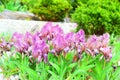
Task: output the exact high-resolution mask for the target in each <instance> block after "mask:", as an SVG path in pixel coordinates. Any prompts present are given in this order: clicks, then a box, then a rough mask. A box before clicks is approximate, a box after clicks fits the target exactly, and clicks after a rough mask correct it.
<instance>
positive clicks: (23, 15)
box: [0, 10, 39, 20]
mask: <svg viewBox="0 0 120 80" xmlns="http://www.w3.org/2000/svg"><path fill="white" fill-rule="evenodd" d="M0 19H17V20H26V19H30V20H31V19H32V20H39V18H37V17H36V16H35V15H34V14H33V13H30V12H20V11H10V10H5V11H3V12H1V13H0Z"/></svg>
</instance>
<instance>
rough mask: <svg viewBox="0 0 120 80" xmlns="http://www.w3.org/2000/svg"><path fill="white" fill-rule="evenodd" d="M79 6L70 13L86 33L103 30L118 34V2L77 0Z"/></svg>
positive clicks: (109, 0) (119, 14)
mask: <svg viewBox="0 0 120 80" xmlns="http://www.w3.org/2000/svg"><path fill="white" fill-rule="evenodd" d="M78 1H79V2H78V3H79V6H78V7H77V8H76V10H75V12H74V13H73V14H72V19H73V21H75V22H77V23H78V24H79V26H78V28H77V31H78V30H79V29H81V28H82V29H84V30H85V32H86V34H103V33H104V32H109V33H115V34H120V33H119V32H120V28H119V27H120V2H119V1H117V0H116V1H115V0H88V1H86V0H85V1H83V0H78Z"/></svg>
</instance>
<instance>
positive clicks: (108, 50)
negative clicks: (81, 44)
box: [100, 47, 112, 61]
mask: <svg viewBox="0 0 120 80" xmlns="http://www.w3.org/2000/svg"><path fill="white" fill-rule="evenodd" d="M100 51H101V52H102V53H103V55H104V57H105V59H106V61H109V60H110V59H111V58H112V51H111V48H110V47H105V48H100Z"/></svg>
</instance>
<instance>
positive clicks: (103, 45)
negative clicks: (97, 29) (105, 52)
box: [101, 33, 110, 47]
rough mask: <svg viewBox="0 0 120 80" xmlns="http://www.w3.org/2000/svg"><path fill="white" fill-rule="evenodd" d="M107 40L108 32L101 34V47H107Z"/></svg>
mask: <svg viewBox="0 0 120 80" xmlns="http://www.w3.org/2000/svg"><path fill="white" fill-rule="evenodd" d="M109 41H110V35H109V34H108V33H105V34H103V35H102V39H101V43H102V47H107V46H108V44H109Z"/></svg>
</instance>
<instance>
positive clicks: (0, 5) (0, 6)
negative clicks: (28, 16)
mask: <svg viewBox="0 0 120 80" xmlns="http://www.w3.org/2000/svg"><path fill="white" fill-rule="evenodd" d="M5 9H7V10H12V11H27V6H26V5H23V4H21V1H20V0H0V11H4V10H5Z"/></svg>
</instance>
